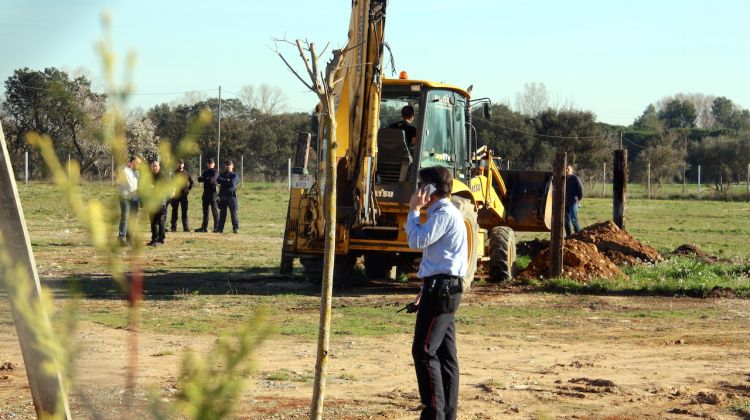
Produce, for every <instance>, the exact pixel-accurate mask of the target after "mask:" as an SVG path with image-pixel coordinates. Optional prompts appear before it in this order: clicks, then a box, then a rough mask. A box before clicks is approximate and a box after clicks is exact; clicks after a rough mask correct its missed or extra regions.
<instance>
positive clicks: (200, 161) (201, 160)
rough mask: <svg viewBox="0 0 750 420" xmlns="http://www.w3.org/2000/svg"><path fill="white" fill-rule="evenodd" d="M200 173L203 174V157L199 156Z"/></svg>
mask: <svg viewBox="0 0 750 420" xmlns="http://www.w3.org/2000/svg"><path fill="white" fill-rule="evenodd" d="M198 173H199V174H200V173H203V155H198Z"/></svg>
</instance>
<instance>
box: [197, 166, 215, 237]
mask: <svg viewBox="0 0 750 420" xmlns="http://www.w3.org/2000/svg"><path fill="white" fill-rule="evenodd" d="M215 166H216V164H215V163H214V160H213V158H209V159H208V160H207V161H206V170H205V171H203V174H201V176H199V177H198V182H202V183H203V196H202V197H201V199H202V201H203V223H201V227H200V228H198V229H196V230H195V231H196V232H208V208H209V207H211V215H212V216H213V218H214V227H213V229H212V230H216V222H217V221H218V220H219V209H218V207H217V206H216V178H217V177H218V176H219V172H218V171H217V170H216V169H214V167H215Z"/></svg>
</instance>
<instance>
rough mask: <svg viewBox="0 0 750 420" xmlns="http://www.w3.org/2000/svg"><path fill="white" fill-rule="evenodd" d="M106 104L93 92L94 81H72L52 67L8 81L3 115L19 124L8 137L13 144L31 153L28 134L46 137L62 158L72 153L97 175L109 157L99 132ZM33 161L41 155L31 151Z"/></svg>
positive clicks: (83, 169)
mask: <svg viewBox="0 0 750 420" xmlns="http://www.w3.org/2000/svg"><path fill="white" fill-rule="evenodd" d="M105 100H106V97H105V95H102V94H97V93H94V92H92V91H91V82H90V81H89V80H88V79H87V78H86V77H84V76H81V77H76V78H74V79H71V78H70V77H69V76H68V74H67V73H66V72H63V71H60V70H58V69H56V68H54V67H52V68H46V69H44V70H43V71H34V70H30V69H28V68H23V69H18V70H16V71H14V73H13V75H12V76H10V77H9V78H8V79H7V80H6V81H5V100H4V101H3V108H4V111H5V113H7V115H8V117H9V118H11V119H12V120H14V122H15V124H14V126H13V128H14V131H13V132H10V133H9V137H13V138H14V140H13V141H12V145H13V146H14V147H22V148H24V149H26V150H28V149H27V147H26V144H25V141H24V137H25V135H26V133H29V132H36V133H41V134H47V135H49V136H50V137H51V138H52V140H53V143H54V145H55V152H56V153H57V154H58V156H59V157H61V158H63V157H65V158H67V156H66V155H67V154H71V155H72V157H73V158H75V159H76V160H77V161H78V162H79V163H80V167H81V173H83V174H86V173H89V172H92V171H98V170H99V167H100V166H102V161H103V160H104V159H105V158H106V156H105V154H106V153H105V152H106V150H105V147H104V146H103V145H102V143H101V140H100V137H99V135H98V134H97V131H98V130H99V127H100V126H101V122H102V121H101V119H102V117H103V115H104V110H105V106H104V105H105ZM16 153H17V151H16ZM32 159H33V160H34V161H35V162H38V161H39V156H38V154H36V153H33V154H32ZM39 167H41V165H39ZM34 175H38V173H35V174H34Z"/></svg>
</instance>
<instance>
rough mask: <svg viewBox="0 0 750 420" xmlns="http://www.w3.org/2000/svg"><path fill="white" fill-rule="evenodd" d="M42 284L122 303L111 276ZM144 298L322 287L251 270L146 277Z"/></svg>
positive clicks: (385, 286)
mask: <svg viewBox="0 0 750 420" xmlns="http://www.w3.org/2000/svg"><path fill="white" fill-rule="evenodd" d="M42 284H43V285H44V286H45V287H46V288H47V289H48V290H50V291H51V292H52V293H53V295H54V296H55V297H62V298H64V297H69V296H71V295H73V294H78V295H80V296H82V297H84V298H90V299H122V298H123V294H122V292H121V290H120V287H119V286H118V285H117V284H116V283H115V282H114V281H113V280H112V278H111V277H109V276H104V275H77V276H69V277H66V278H47V279H43V280H42ZM418 288H419V283H418V282H417V281H411V282H394V281H387V280H374V281H369V282H367V281H365V280H364V279H361V278H360V279H357V278H352V279H350V280H349V281H348V282H347V283H346V284H342V285H340V286H339V287H334V295H335V296H338V297H356V296H366V295H402V294H403V295H414V294H416V292H417V291H418ZM143 293H144V298H145V299H147V300H169V299H176V298H178V297H180V296H185V295H190V294H196V295H251V296H269V295H282V294H283V295H289V294H291V295H302V296H318V295H320V286H319V285H314V284H312V283H310V282H308V281H307V280H306V279H305V278H304V277H303V276H301V275H281V274H278V273H277V272H276V269H275V268H257V267H256V268H249V269H246V270H242V271H234V272H227V271H208V272H171V273H146V274H145V275H144V280H143Z"/></svg>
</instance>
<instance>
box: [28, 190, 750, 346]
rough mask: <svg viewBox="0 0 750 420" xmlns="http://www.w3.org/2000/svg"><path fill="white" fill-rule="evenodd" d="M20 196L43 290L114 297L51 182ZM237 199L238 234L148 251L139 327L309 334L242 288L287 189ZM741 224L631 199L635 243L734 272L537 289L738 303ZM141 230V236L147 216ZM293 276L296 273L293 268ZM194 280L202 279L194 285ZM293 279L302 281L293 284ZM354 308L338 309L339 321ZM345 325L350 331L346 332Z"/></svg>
mask: <svg viewBox="0 0 750 420" xmlns="http://www.w3.org/2000/svg"><path fill="white" fill-rule="evenodd" d="M83 191H84V193H85V195H87V196H90V197H97V198H99V199H102V200H115V198H116V196H114V192H113V190H112V188H111V187H110V186H109V185H106V184H87V185H86V186H85V187H84V189H83ZM20 195H21V200H22V202H23V205H24V211H25V214H26V217H27V222H28V225H29V230H30V232H31V238H32V246H33V249H34V252H35V255H36V258H37V262H38V267H39V271H40V273H41V274H42V276H43V278H47V279H50V281H49V282H48V284H50V285H51V286H52V287H53V289H54V290H57V291H59V292H60V293H66V290H65V288H66V287H67V286H66V284H67V282H62V283H61V282H58V281H55V280H54V279H68V280H74V281H77V282H78V283H79V286H78V288H79V289H80V290H82V291H83V292H84V294H86V295H88V296H90V297H113V296H115V295H117V289H116V287H115V286H114V285H113V284H112V283H111V282H110V281H108V280H106V277H107V276H106V267H105V266H104V263H103V261H102V260H101V259H98V258H97V257H96V256H95V255H93V252H92V250H91V249H90V248H89V247H88V246H87V245H86V239H85V235H84V233H83V231H82V229H81V228H80V227H79V226H78V224H77V223H76V222H75V221H74V220H72V219H71V216H70V214H69V213H68V212H67V210H66V208H65V206H64V205H61V204H60V203H61V201H62V198H61V195H60V193H59V192H58V191H57V189H56V188H55V187H54V186H53V185H50V184H45V183H32V184H29V185H21V186H20ZM191 198H192V200H191V206H190V218H191V228H196V227H198V226H199V224H200V208H199V207H200V204H199V195H198V194H192V195H191ZM239 200H240V224H241V225H240V234H237V235H234V234H223V235H220V234H213V233H202V234H201V233H183V232H181V225H180V223H179V222H178V225H177V226H178V230H180V231H178V232H176V233H168V235H167V243H166V245H165V246H163V247H159V248H156V249H153V248H146V250H145V258H144V262H143V264H144V269H145V273H146V274H147V275H149V276H150V279H151V280H150V283H149V285H147V288H146V292H147V294H151V295H153V296H170V298H169V300H167V301H166V302H164V303H161V302H155V303H154V304H153V305H150V306H149V308H148V309H147V312H151V311H153V312H152V313H151V314H149V313H147V314H144V327H145V328H153V329H154V330H157V329H158V330H167V331H189V332H193V333H206V332H209V331H212V330H214V331H221V330H223V329H224V328H225V327H226V328H228V327H229V326H231V325H232V324H233V323H234V322H236V321H237V318H238V317H239V318H244V316H241V315H239V316H238V315H237V313H238V312H239V313H242V314H247V313H249V312H250V311H251V310H252V308H255V307H258V306H259V305H267V306H268V307H269V308H270V312H271V316H272V317H277V316H278V318H276V320H277V321H278V323H277V325H278V330H279V332H280V333H282V334H292V335H295V334H301V335H307V334H311V333H313V332H314V328H313V324H314V323H315V319H314V318H310V317H308V315H309V314H306V315H304V316H300V315H299V314H300V312H293V313H291V312H288V311H284V310H282V309H280V308H284V307H290V306H291V307H304V308H307V309H309V310H310V311H311V312H314V311H315V310H316V309H315V303H303V302H307V300H306V298H304V297H302V301H300V296H299V294H300V292H299V290H296V291H292V292H290V293H289V294H286V293H285V292H284V290H276V289H273V287H271V289H270V291H266V292H258V291H252V290H251V289H252V288H253V287H254V286H255V284H248V283H247V280H248V279H255V280H257V281H264V282H273V280H274V278H278V276H277V275H276V272H277V267H278V262H279V252H280V247H281V236H282V234H283V229H284V220H285V214H286V201H287V193H286V189H285V185H281V184H260V183H248V184H245V185H244V186H243V188H241V189H240V192H239ZM610 214H611V201H610V200H609V199H606V198H605V199H602V198H590V199H586V200H585V201H584V206H583V207H582V208H581V211H580V218H581V221H582V225H584V226H585V225H588V224H591V223H595V222H598V221H602V220H607V219H608V217H609V216H610ZM748 217H750V205H748V204H747V203H741V202H719V201H705V200H702V201H674V200H642V199H638V200H630V201H629V202H628V213H627V222H626V223H627V225H626V226H627V228H628V230H629V231H630V232H631V233H633V235H635V236H636V237H637V238H639V239H640V240H642V241H643V242H646V243H648V244H650V245H652V246H654V247H656V248H657V249H659V250H660V251H662V252H663V253H668V252H670V251H672V250H673V249H674V248H676V247H677V246H679V245H681V244H684V243H695V244H698V245H699V246H700V247H701V248H703V249H704V250H706V251H708V252H710V253H713V254H716V255H719V256H722V257H727V258H732V259H735V260H737V262H738V263H740V265H739V266H738V267H739V268H736V269H734V270H735V271H731V270H724V269H721V268H718V269H717V268H710V267H708V266H705V265H703V264H700V263H698V262H695V261H692V260H687V261H682V262H675V263H671V264H672V265H663V266H661V267H658V268H656V269H655V268H636V269H630V271H629V275H630V277H631V278H633V279H634V280H632V281H624V282H619V283H618V282H613V281H607V282H603V283H597V282H594V283H592V284H589V285H586V286H580V285H575V284H574V283H569V282H565V281H557V282H554V283H549V284H543V285H541V286H540V287H541V289H542V290H551V291H562V292H565V293H571V292H573V293H606V292H615V293H623V292H625V293H640V294H667V295H671V294H674V293H684V294H688V295H698V296H700V295H703V294H705V293H706V292H708V291H710V290H711V288H712V287H714V286H717V285H718V286H720V287H728V288H732V289H734V290H736V291H737V292H738V294H739V295H743V296H744V295H750V290H749V289H748V285H747V276H748V274H747V272H746V270H747V267H746V266H745V265H744V264H741V263H742V262H744V261H746V260H747V259H748V256H750V242H748V241H747V239H746V238H748V237H750V223H744V222H743V220H747V218H748ZM140 222H141V229H142V230H143V231H144V234H145V235H147V233H146V232H147V230H148V225H147V220H146V217H145V215H142V217H141V218H140ZM531 236H539V235H532V234H519V240H523V239H525V238H529V237H531ZM146 239H147V237H146V236H144V240H146ZM123 255H125V254H124V253H123ZM673 265H677V266H678V267H674V266H673ZM718 267H723V266H718ZM717 270H719V271H718V272H717ZM721 270H724V271H721ZM295 272H296V273H299V268H297V269H296V271H295ZM196 273H201V275H200V276H198V277H196V276H194V274H196ZM708 274H711V275H708ZM297 275H298V276H299V274H297ZM299 278H300V281H301V280H302V279H301V276H299ZM310 293H313V294H314V293H315V292H311V291H307V290H306V291H304V292H303V293H302V294H303V295H306V294H310ZM232 295H243V297H242V298H237V297H236V296H232ZM247 295H250V296H247ZM267 295H273V296H272V297H270V296H267ZM173 299H174V300H180V301H184V302H185V303H186V304H187V302H192V303H189V304H187V308H188V309H190V308H192V307H202V308H203V307H207V306H216V308H217V309H216V310H214V311H211V312H210V314H207V315H205V316H198V317H192V318H190V319H185V318H184V317H183V316H182V314H181V313H171V312H170V311H166V310H165V309H166V308H167V307H168V306H169V305H170V304H171V302H170V300H173ZM211 302H213V303H211ZM222 302H223V303H222ZM97 306H98V309H97V310H92V311H83V313H84V319H89V320H92V321H96V322H100V323H102V324H105V325H110V326H114V327H123V326H124V323H125V316H124V315H125V312H124V311H125V309H124V308H121V307H120V306H119V303H114V302H113V305H112V306H111V307H110V306H109V305H108V304H105V305H104V306H102V304H101V303H97ZM238 306H239V307H240V308H241V309H240V310H239V311H238ZM308 306H309V307H308ZM117 308H119V309H117ZM221 308H225V309H226V311H224V310H222V309H221ZM352 310H353V309H352V308H351V307H349V306H347V305H344V306H343V307H342V308H341V313H344V314H345V313H347V312H350V311H352ZM354 310H355V311H356V312H357V316H356V317H348V316H343V317H342V318H341V321H340V322H343V323H345V324H337V326H336V328H338V330H337V331H339V333H347V334H349V333H353V334H357V335H360V334H364V335H372V334H383V333H389V332H391V333H395V332H404V331H405V330H406V329H408V327H409V325H408V323H406V324H404V323H402V322H399V321H398V320H399V319H401V318H399V317H396V316H394V315H393V314H392V308H390V307H382V306H381V307H376V308H367V309H363V308H356V309H354ZM303 312H307V311H303ZM344 320H346V321H344ZM352 320H356V321H352ZM350 322H354V324H353V325H349V324H346V323H350ZM351 330H354V331H351ZM346 331H348V332H346Z"/></svg>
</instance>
